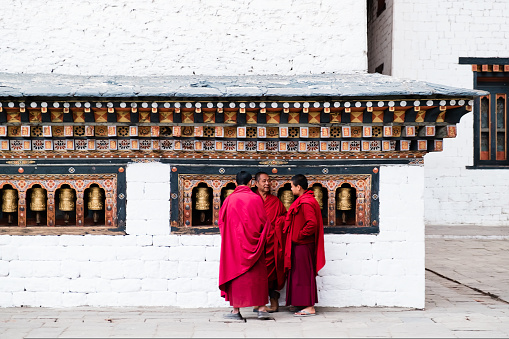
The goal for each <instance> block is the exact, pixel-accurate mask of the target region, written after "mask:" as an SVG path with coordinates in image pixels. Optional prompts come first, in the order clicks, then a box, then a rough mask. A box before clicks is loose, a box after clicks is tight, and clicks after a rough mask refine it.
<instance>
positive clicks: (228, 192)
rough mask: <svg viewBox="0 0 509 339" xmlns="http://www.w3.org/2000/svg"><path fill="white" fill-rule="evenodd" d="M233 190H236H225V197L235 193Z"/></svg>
mask: <svg viewBox="0 0 509 339" xmlns="http://www.w3.org/2000/svg"><path fill="white" fill-rule="evenodd" d="M233 191H235V190H234V189H232V188H229V189H226V190H224V198H225V199H226V198H227V197H228V196H229V195H230V194H232V193H233Z"/></svg>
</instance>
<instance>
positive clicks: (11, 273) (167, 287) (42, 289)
mask: <svg viewBox="0 0 509 339" xmlns="http://www.w3.org/2000/svg"><path fill="white" fill-rule="evenodd" d="M170 168H171V166H170V165H164V164H159V163H149V164H131V165H129V166H128V167H127V170H126V171H127V172H126V175H127V187H128V188H127V189H128V191H127V203H128V209H127V233H129V235H127V236H106V235H85V236H71V235H63V236H8V235H2V236H0V307H7V306H20V305H27V306H49V307H68V306H79V305H94V306H139V305H147V306H180V307H222V306H228V304H227V303H225V302H224V301H223V300H222V299H221V298H220V293H219V290H218V287H217V283H218V271H219V250H220V243H221V242H220V236H219V235H171V234H170V227H169V222H168V220H169V218H168V214H167V213H168V210H169V208H168V201H169V191H168V187H169V185H168V183H169V171H170ZM141 174H143V175H141ZM140 178H144V179H145V181H141V180H140ZM423 189H424V184H423V167H420V166H382V167H381V168H380V197H379V199H380V234H379V235H358V234H357V235H326V237H325V255H326V259H327V264H326V266H325V267H324V268H323V269H322V270H321V271H320V276H319V278H318V286H319V300H320V303H319V305H320V306H336V307H341V306H361V305H366V306H403V307H417V308H423V307H424V223H423V200H422V197H423ZM148 192H150V194H148Z"/></svg>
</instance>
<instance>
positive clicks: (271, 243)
mask: <svg viewBox="0 0 509 339" xmlns="http://www.w3.org/2000/svg"><path fill="white" fill-rule="evenodd" d="M255 185H256V193H257V194H259V195H260V196H261V197H262V199H263V206H264V207H265V211H266V212H267V217H268V218H269V221H270V228H269V230H268V232H267V243H266V244H265V262H266V264H267V275H268V280H269V298H270V307H268V308H267V310H268V312H269V313H272V312H277V311H278V310H279V292H278V291H280V290H281V289H282V288H283V286H284V284H285V268H284V256H283V249H284V240H285V239H284V237H283V227H284V224H285V219H286V208H285V206H284V205H283V203H282V202H281V200H279V199H278V197H276V196H274V195H272V194H270V177H269V175H268V174H267V173H265V172H258V173H256V174H255Z"/></svg>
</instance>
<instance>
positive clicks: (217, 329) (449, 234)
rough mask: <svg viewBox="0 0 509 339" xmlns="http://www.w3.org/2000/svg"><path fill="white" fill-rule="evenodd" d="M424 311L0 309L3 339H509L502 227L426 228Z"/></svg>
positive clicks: (507, 253) (508, 255)
mask: <svg viewBox="0 0 509 339" xmlns="http://www.w3.org/2000/svg"><path fill="white" fill-rule="evenodd" d="M426 233H427V239H426V269H427V271H426V309H425V310H415V309H405V308H384V307H380V308H368V307H347V308H318V315H317V316H315V317H309V318H295V317H293V316H291V314H290V313H289V312H288V311H287V310H286V309H285V308H282V310H281V311H280V312H279V313H275V314H273V320H267V321H261V320H258V319H256V318H255V314H254V313H252V312H250V309H243V310H242V314H243V315H244V316H245V317H246V319H247V321H246V322H229V323H225V322H224V320H223V318H222V315H223V313H225V312H226V311H227V310H226V309H178V308H155V307H137V308H90V307H77V308H70V309H49V308H4V309H0V338H2V339H3V338H43V337H45V338H57V337H58V338H78V337H79V338H84V337H85V338H93V337H111V338H134V337H136V338H153V337H167V338H170V337H209V338H210V337H226V338H228V337H235V338H236V337H362V338H367V337H396V338H397V337H407V338H408V337H412V338H418V337H426V338H456V337H459V338H474V337H475V338H478V337H482V338H488V337H491V338H507V337H509V298H508V296H509V281H508V280H509V276H508V274H507V273H508V272H507V270H508V268H509V265H508V264H509V237H508V236H507V234H506V233H505V229H503V228H499V229H498V230H494V229H491V228H483V229H477V230H476V229H461V228H456V229H451V228H438V227H428V228H427V231H426Z"/></svg>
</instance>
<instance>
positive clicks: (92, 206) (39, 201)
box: [2, 186, 104, 225]
mask: <svg viewBox="0 0 509 339" xmlns="http://www.w3.org/2000/svg"><path fill="white" fill-rule="evenodd" d="M2 191H3V194H2V212H3V213H7V216H8V223H9V224H11V223H12V213H17V212H18V192H17V191H16V190H15V189H9V188H5V189H3V190H2ZM58 197H59V203H58V209H59V210H60V211H62V212H64V216H65V223H66V224H68V222H69V212H73V211H75V209H76V202H75V201H76V194H75V191H74V190H73V189H72V188H61V189H60V190H59V195H58ZM87 207H88V209H89V210H91V211H94V222H95V223H97V222H98V219H99V214H98V213H97V212H98V211H101V210H103V209H104V193H103V190H102V189H101V188H99V187H96V186H92V187H90V189H89V191H88V204H87ZM46 208H47V203H46V193H45V190H44V189H43V188H40V187H34V188H32V191H31V194H30V210H31V211H33V212H36V224H38V225H39V224H41V212H45V211H46Z"/></svg>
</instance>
